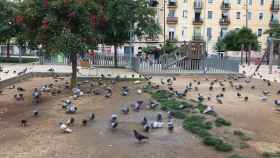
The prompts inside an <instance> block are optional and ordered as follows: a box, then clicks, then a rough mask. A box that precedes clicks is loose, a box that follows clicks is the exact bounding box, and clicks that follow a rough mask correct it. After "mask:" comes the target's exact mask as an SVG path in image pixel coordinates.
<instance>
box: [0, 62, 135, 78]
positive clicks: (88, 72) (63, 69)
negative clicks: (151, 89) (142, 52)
mask: <svg viewBox="0 0 280 158" xmlns="http://www.w3.org/2000/svg"><path fill="white" fill-rule="evenodd" d="M0 66H2V68H3V72H0V79H1V80H6V79H9V78H12V77H15V76H17V73H18V72H21V71H23V70H24V69H25V68H27V72H49V71H48V70H49V69H50V68H53V69H54V70H55V72H56V73H71V72H72V69H71V66H68V65H37V64H0ZM78 69H79V73H78V77H99V76H100V75H101V74H103V75H107V74H110V75H111V77H116V76H117V75H119V76H120V77H122V78H123V77H127V78H130V77H131V76H132V74H134V75H135V77H137V76H138V75H136V74H137V73H136V72H134V71H132V70H129V69H118V68H116V69H115V68H91V69H87V68H81V67H78ZM7 71H9V72H7ZM14 71H16V72H15V73H14ZM5 72H6V73H5Z"/></svg>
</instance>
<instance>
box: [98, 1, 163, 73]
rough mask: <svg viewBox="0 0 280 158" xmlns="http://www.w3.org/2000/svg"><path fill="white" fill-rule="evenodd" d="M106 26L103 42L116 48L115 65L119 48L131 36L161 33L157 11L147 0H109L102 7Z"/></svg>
mask: <svg viewBox="0 0 280 158" xmlns="http://www.w3.org/2000/svg"><path fill="white" fill-rule="evenodd" d="M102 7H103V9H102V10H103V13H104V16H105V24H104V25H103V27H101V29H100V31H104V34H103V35H102V42H103V43H105V44H108V45H113V46H114V64H115V67H117V66H118V63H117V54H118V53H117V48H118V47H119V46H121V45H123V44H124V43H126V42H129V40H130V38H131V36H137V37H138V38H141V37H142V36H143V35H148V36H154V35H156V34H158V33H160V27H159V25H158V24H157V23H156V22H155V19H154V15H155V11H154V9H153V8H150V7H149V3H148V1H146V0H133V1H132V0H107V1H106V2H104V4H103V5H102Z"/></svg>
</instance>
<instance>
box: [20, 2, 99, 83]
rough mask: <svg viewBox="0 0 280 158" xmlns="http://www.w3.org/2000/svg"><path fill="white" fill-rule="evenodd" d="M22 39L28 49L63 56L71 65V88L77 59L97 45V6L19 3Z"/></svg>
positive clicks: (95, 4) (63, 3)
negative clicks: (64, 55)
mask: <svg viewBox="0 0 280 158" xmlns="http://www.w3.org/2000/svg"><path fill="white" fill-rule="evenodd" d="M21 7H22V15H20V16H21V17H22V18H23V21H24V22H23V24H22V25H23V26H24V28H25V35H24V38H25V40H26V41H28V46H29V47H35V48H36V47H37V48H38V49H41V50H42V51H43V52H49V53H64V54H66V55H69V56H70V60H71V63H72V78H71V85H72V87H74V86H76V83H77V55H78V54H80V53H84V52H85V51H86V50H88V49H93V48H94V47H95V46H96V44H97V36H98V35H97V31H96V28H97V26H98V25H99V23H100V21H102V20H103V19H98V18H97V17H98V11H97V10H98V9H97V8H98V3H96V1H92V0H63V1H62V0H23V1H22V2H21Z"/></svg>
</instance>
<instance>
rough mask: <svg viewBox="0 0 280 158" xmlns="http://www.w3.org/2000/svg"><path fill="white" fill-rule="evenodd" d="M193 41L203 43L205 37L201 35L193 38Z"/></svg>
mask: <svg viewBox="0 0 280 158" xmlns="http://www.w3.org/2000/svg"><path fill="white" fill-rule="evenodd" d="M192 40H193V41H203V36H201V35H193V36H192Z"/></svg>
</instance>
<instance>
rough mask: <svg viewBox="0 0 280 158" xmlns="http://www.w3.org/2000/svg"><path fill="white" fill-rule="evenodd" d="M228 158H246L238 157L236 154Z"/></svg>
mask: <svg viewBox="0 0 280 158" xmlns="http://www.w3.org/2000/svg"><path fill="white" fill-rule="evenodd" d="M229 158H248V157H247V156H240V155H238V154H234V155H231V156H230V157H229Z"/></svg>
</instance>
